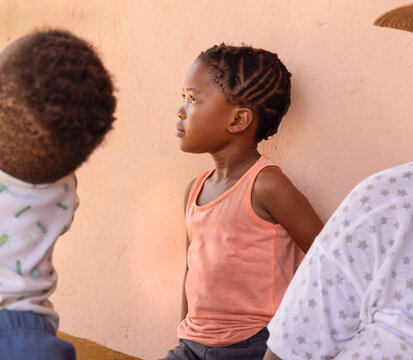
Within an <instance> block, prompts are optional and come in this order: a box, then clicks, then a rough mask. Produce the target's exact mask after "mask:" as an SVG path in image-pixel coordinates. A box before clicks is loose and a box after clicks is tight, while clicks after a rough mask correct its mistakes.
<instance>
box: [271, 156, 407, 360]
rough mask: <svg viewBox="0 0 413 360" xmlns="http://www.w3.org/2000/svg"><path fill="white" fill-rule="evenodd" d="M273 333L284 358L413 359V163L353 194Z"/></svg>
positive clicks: (289, 295) (317, 245)
mask: <svg viewBox="0 0 413 360" xmlns="http://www.w3.org/2000/svg"><path fill="white" fill-rule="evenodd" d="M268 329H269V331H270V334H271V335H270V338H269V340H268V347H269V348H270V350H271V351H272V352H273V353H274V354H276V355H278V357H280V358H281V359H283V360H290V359H291V360H295V359H297V360H298V359H310V360H311V359H314V360H319V359H340V360H347V359H363V360H365V359H366V360H370V359H374V360H376V359H377V360H390V359H391V360H393V359H394V360H404V359H406V360H407V359H409V360H411V359H413V163H409V164H406V165H402V166H399V167H396V168H392V169H388V170H385V171H383V172H381V173H378V174H376V175H373V176H371V177H369V178H367V179H366V180H364V181H363V182H361V183H360V184H359V185H357V186H356V187H355V188H354V190H353V191H352V192H351V193H350V194H349V196H347V198H346V199H345V200H344V201H343V203H342V204H341V205H340V206H339V207H338V209H337V210H336V211H335V213H334V214H333V216H332V217H331V218H330V220H329V221H328V223H327V224H326V226H325V227H324V229H323V230H322V232H321V233H320V235H319V236H318V237H317V238H316V240H315V241H314V244H313V245H312V247H311V249H310V250H309V252H308V254H307V256H306V257H305V258H304V260H303V262H302V264H301V266H300V268H299V269H298V271H297V273H296V275H295V276H294V278H293V280H292V282H291V284H290V286H289V288H288V290H287V292H286V294H285V296H284V299H283V301H282V303H281V305H280V307H279V309H278V311H277V313H276V315H275V316H274V318H273V319H272V321H271V322H270V324H269V326H268Z"/></svg>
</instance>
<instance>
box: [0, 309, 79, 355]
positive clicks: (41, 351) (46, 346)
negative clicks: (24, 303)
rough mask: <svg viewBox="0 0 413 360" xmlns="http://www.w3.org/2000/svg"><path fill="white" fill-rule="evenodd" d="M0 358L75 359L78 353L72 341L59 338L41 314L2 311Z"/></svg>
mask: <svg viewBox="0 0 413 360" xmlns="http://www.w3.org/2000/svg"><path fill="white" fill-rule="evenodd" d="M0 359H1V360H76V353H75V348H74V347H73V345H72V344H71V343H69V342H67V341H63V340H61V339H58V338H57V337H56V330H55V329H54V327H53V326H52V324H51V323H50V322H49V320H47V319H46V318H45V317H43V316H42V315H39V314H34V313H32V312H29V311H9V310H0Z"/></svg>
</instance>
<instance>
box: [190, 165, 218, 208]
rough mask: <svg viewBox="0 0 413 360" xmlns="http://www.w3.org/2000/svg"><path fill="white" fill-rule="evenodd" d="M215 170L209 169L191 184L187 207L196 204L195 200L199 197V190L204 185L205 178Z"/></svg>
mask: <svg viewBox="0 0 413 360" xmlns="http://www.w3.org/2000/svg"><path fill="white" fill-rule="evenodd" d="M213 171H214V169H212V170H208V171H206V172H204V173H203V174H202V175H200V176H198V177H197V178H196V179H195V181H194V183H193V184H192V186H191V189H190V190H189V196H188V203H187V205H186V209H188V208H189V207H190V206H192V205H194V202H195V200H196V199H197V198H198V194H199V192H200V191H201V189H202V187H203V186H204V182H205V180H206V179H207V178H208V177H209V175H211V173H212V172H213Z"/></svg>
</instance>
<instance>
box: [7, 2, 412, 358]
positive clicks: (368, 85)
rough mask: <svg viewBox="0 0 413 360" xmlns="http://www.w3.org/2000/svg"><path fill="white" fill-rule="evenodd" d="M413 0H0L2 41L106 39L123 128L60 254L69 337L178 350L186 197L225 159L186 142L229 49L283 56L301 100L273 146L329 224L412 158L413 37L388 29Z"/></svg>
mask: <svg viewBox="0 0 413 360" xmlns="http://www.w3.org/2000/svg"><path fill="white" fill-rule="evenodd" d="M408 3H410V1H402V0H400V1H395V0H392V1H390V0H365V1H360V0H346V1H341V0H316V1H308V0H289V1H281V0H257V1H250V0H199V1H189V0H118V1H116V0H84V1H82V0H53V1H52V0H0V45H2V46H3V45H5V44H6V43H8V42H9V41H10V40H11V39H15V38H17V37H19V36H21V35H23V34H25V33H26V32H27V31H29V30H31V29H33V27H42V26H60V27H64V28H67V29H69V30H72V31H74V32H75V33H77V34H78V35H81V36H83V37H85V38H87V39H89V40H91V41H92V42H94V44H95V45H96V47H97V48H98V49H99V51H100V52H101V53H102V55H103V58H104V60H105V62H106V64H107V66H108V67H109V68H110V69H111V71H112V73H113V75H114V77H115V79H116V85H117V88H118V96H119V107H118V112H117V115H118V118H119V120H118V122H117V124H116V126H115V130H114V131H113V132H112V133H111V134H110V136H109V137H108V139H107V141H106V144H105V146H104V147H103V148H102V149H100V150H99V151H97V152H96V153H95V154H94V156H93V157H92V158H91V160H90V162H89V163H87V164H85V166H84V167H82V168H81V169H80V170H79V171H78V177H79V195H80V198H81V205H80V208H79V210H78V212H77V214H76V218H75V222H74V224H73V227H72V230H71V231H70V232H69V233H68V234H67V235H65V236H64V237H63V238H62V239H60V241H59V242H58V245H57V247H56V254H55V264H56V267H57V269H58V271H59V273H60V280H59V286H58V290H57V292H56V293H55V295H54V296H53V299H52V300H53V301H54V303H55V306H56V308H57V309H58V311H59V312H60V314H61V330H62V331H64V332H67V333H69V334H72V335H75V336H78V337H83V338H88V339H90V340H93V341H96V342H98V343H100V344H103V345H105V346H108V347H111V348H114V349H116V350H119V351H122V352H125V353H127V354H130V355H134V356H139V357H142V358H143V359H145V360H150V359H156V358H157V357H158V356H161V355H162V354H164V353H165V352H166V350H167V349H168V348H169V347H172V346H174V345H175V343H176V338H175V327H176V325H177V323H178V319H179V312H180V291H181V290H180V289H181V278H182V274H183V271H184V261H185V259H184V227H183V226H184V219H183V211H182V195H183V190H184V188H185V186H186V184H187V183H188V182H189V181H190V180H191V179H192V178H193V177H194V176H196V175H197V174H199V173H200V172H201V171H202V170H203V169H205V168H207V167H210V166H211V161H210V160H209V158H208V156H206V155H201V156H195V155H190V154H183V153H181V152H180V151H179V150H178V147H177V144H176V139H175V138H174V129H175V121H176V116H175V109H176V108H177V106H178V105H179V103H180V88H181V86H182V81H183V77H184V74H185V71H186V69H187V67H188V66H189V65H190V64H191V62H192V61H193V59H194V57H195V56H196V55H197V54H198V53H199V52H200V51H201V50H202V49H205V48H207V47H209V46H211V45H213V44H215V43H220V42H221V41H226V42H228V43H235V44H240V43H241V42H245V43H247V44H252V45H254V46H258V47H264V48H267V49H269V50H273V51H276V52H278V53H279V55H280V57H281V58H282V59H283V61H284V62H285V63H286V65H287V66H288V68H289V69H290V71H291V72H292V73H293V103H292V107H291V110H290V112H289V114H288V116H287V118H286V119H285V120H284V123H283V125H282V127H281V129H280V131H279V134H278V135H277V136H275V137H273V138H272V139H271V140H270V141H268V142H266V143H265V144H264V145H263V146H262V150H263V151H264V152H265V153H266V154H268V155H270V156H271V157H272V158H273V159H274V160H275V161H277V162H279V163H280V164H281V166H282V167H283V168H284V170H285V172H286V173H287V174H288V175H289V176H290V178H291V179H292V180H293V181H294V182H295V184H296V185H297V186H298V187H299V188H300V189H301V190H302V191H303V192H304V193H305V194H306V195H307V196H308V198H309V199H310V200H311V202H312V203H313V204H314V206H315V208H316V209H317V211H318V212H319V213H320V215H321V216H322V218H323V219H324V220H326V219H327V218H328V216H329V215H330V214H331V213H332V211H333V210H334V209H335V207H336V206H337V205H338V203H339V202H340V201H341V200H342V199H343V197H344V196H345V195H346V193H347V192H348V191H349V190H350V188H351V187H352V186H353V185H354V184H355V183H356V182H358V181H359V180H360V179H362V178H363V177H365V176H366V175H368V174H370V173H372V172H375V171H377V170H380V169H383V168H385V167H389V166H392V165H396V164H398V163H402V162H406V161H409V160H411V159H412V150H413V145H412V141H411V135H412V133H413V122H412V121H411V117H412V113H413V111H412V110H413V104H412V95H413V82H412V81H411V79H412V74H413V51H412V41H413V36H412V34H411V33H407V32H401V31H395V30H391V29H383V28H378V27H374V26H373V25H372V24H373V22H374V20H375V19H376V18H377V17H378V16H379V15H381V14H382V13H384V12H386V11H387V10H390V9H391V8H394V7H397V6H402V5H405V4H408Z"/></svg>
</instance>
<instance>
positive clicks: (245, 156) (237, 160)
mask: <svg viewBox="0 0 413 360" xmlns="http://www.w3.org/2000/svg"><path fill="white" fill-rule="evenodd" d="M211 155H212V158H213V160H214V163H215V172H214V175H215V176H216V177H217V179H227V178H232V177H240V176H242V174H244V173H245V172H246V171H247V170H248V169H249V168H250V167H251V166H252V165H253V164H255V162H256V161H257V160H258V159H259V158H260V157H261V155H260V153H259V152H258V150H257V147H256V146H254V147H251V148H248V149H243V151H238V152H235V153H234V152H233V151H232V152H231V153H227V152H226V151H223V152H220V153H218V154H211Z"/></svg>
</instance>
